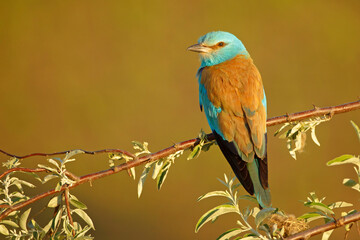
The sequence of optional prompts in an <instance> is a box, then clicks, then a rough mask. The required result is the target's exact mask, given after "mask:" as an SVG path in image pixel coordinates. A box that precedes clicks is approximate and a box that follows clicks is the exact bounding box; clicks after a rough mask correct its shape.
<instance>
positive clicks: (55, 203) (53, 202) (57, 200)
mask: <svg viewBox="0 0 360 240" xmlns="http://www.w3.org/2000/svg"><path fill="white" fill-rule="evenodd" d="M60 204H61V195H58V196H55V197H53V198H52V199H51V200H50V201H49V203H48V205H47V206H48V207H50V208H55V207H57V206H59V205H60Z"/></svg>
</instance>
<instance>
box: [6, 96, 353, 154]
mask: <svg viewBox="0 0 360 240" xmlns="http://www.w3.org/2000/svg"><path fill="white" fill-rule="evenodd" d="M357 109H360V100H358V101H355V102H350V103H345V104H341V105H338V106H331V107H323V108H320V107H316V106H314V108H313V109H311V110H307V111H303V112H297V113H292V114H286V115H282V116H278V117H273V118H269V119H268V120H267V122H266V125H267V126H268V127H271V126H274V125H278V124H282V123H285V122H294V121H300V120H303V119H306V118H311V117H316V116H324V115H330V116H333V115H335V114H339V113H345V112H350V111H354V110H357ZM208 138H209V139H211V140H213V139H214V136H213V135H212V133H210V134H209V135H208ZM80 150H81V149H80ZM71 151H73V150H68V151H62V152H55V153H31V154H28V155H24V156H18V155H15V154H10V153H7V152H5V151H4V150H1V149H0V153H3V154H5V155H7V156H9V157H15V158H18V159H24V158H29V157H34V156H43V157H49V156H55V155H62V154H66V153H69V152H71ZM81 151H83V152H84V153H85V154H91V155H94V154H99V153H122V154H125V155H127V156H129V157H131V158H133V159H136V156H135V155H134V154H132V153H130V152H128V151H124V150H121V149H102V150H96V151H87V150H81Z"/></svg>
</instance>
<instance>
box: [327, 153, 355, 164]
mask: <svg viewBox="0 0 360 240" xmlns="http://www.w3.org/2000/svg"><path fill="white" fill-rule="evenodd" d="M348 163H352V164H355V165H357V166H359V167H360V160H359V158H357V157H355V156H353V155H350V154H344V155H341V156H340V157H337V158H335V159H333V160H331V161H329V162H327V163H326V165H328V166H333V165H340V164H348Z"/></svg>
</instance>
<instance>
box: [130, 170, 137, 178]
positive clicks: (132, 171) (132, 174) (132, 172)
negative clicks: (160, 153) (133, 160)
mask: <svg viewBox="0 0 360 240" xmlns="http://www.w3.org/2000/svg"><path fill="white" fill-rule="evenodd" d="M130 172H131V176H132V177H133V179H134V180H135V179H136V176H135V168H134V167H132V168H130Z"/></svg>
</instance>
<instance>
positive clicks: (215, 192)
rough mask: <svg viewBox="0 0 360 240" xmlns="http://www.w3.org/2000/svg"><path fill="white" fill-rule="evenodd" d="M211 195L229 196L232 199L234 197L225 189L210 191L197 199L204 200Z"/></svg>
mask: <svg viewBox="0 0 360 240" xmlns="http://www.w3.org/2000/svg"><path fill="white" fill-rule="evenodd" d="M209 197H227V198H229V199H230V200H231V199H232V198H231V196H230V194H229V193H228V192H225V191H213V192H208V193H206V194H204V195H202V196H200V197H199V198H198V199H197V200H198V201H201V200H203V199H205V198H209Z"/></svg>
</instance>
